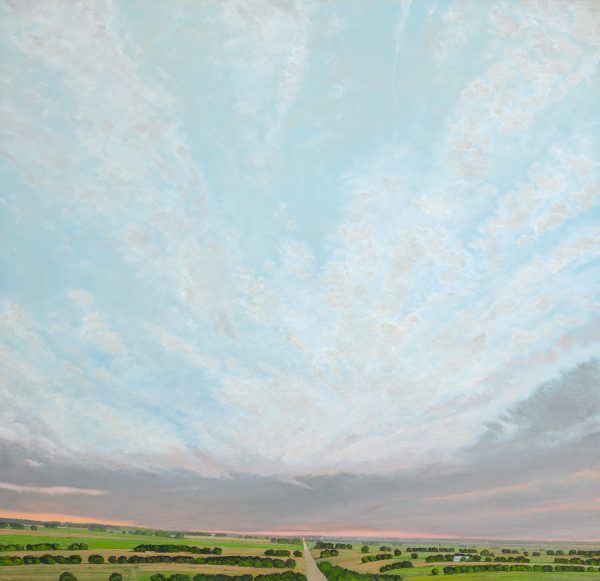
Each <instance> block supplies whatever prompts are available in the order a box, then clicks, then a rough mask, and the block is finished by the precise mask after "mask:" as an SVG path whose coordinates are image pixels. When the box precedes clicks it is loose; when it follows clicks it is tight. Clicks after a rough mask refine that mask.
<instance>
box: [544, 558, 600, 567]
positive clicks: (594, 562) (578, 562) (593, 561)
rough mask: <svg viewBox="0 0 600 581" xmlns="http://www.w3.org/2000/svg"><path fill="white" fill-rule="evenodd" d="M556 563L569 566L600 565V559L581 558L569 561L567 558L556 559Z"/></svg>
mask: <svg viewBox="0 0 600 581" xmlns="http://www.w3.org/2000/svg"><path fill="white" fill-rule="evenodd" d="M554 562H555V563H565V564H569V565H600V559H581V558H580V557H573V558H572V559H567V558H566V557H554Z"/></svg>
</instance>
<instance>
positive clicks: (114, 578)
mask: <svg viewBox="0 0 600 581" xmlns="http://www.w3.org/2000/svg"><path fill="white" fill-rule="evenodd" d="M108 581H123V575H121V573H116V572H115V573H111V574H110V577H109V578H108Z"/></svg>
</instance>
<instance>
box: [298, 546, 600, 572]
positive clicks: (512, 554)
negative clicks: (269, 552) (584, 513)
mask: <svg viewBox="0 0 600 581" xmlns="http://www.w3.org/2000/svg"><path fill="white" fill-rule="evenodd" d="M329 542H333V543H334V545H335V543H336V542H344V541H329ZM351 544H352V549H342V548H338V549H337V551H338V554H337V555H331V554H330V555H327V554H325V555H324V556H323V557H322V554H323V553H322V551H323V550H324V549H323V548H322V547H319V548H317V547H316V546H315V545H316V543H315V542H314V541H313V542H311V543H310V544H309V546H310V550H311V554H312V556H313V557H314V558H315V560H316V562H317V563H320V562H324V561H326V562H328V563H331V564H332V565H334V566H338V567H343V568H344V569H349V570H351V571H354V572H356V573H359V574H372V575H373V574H380V569H381V567H383V566H386V565H390V564H393V563H395V562H399V561H410V563H412V567H406V568H392V569H390V570H388V571H384V572H383V573H387V574H390V575H400V576H402V577H403V578H405V579H407V580H409V581H421V580H424V579H431V578H432V577H433V576H434V575H433V574H432V570H433V569H437V570H438V571H437V577H438V578H440V577H446V578H451V579H454V580H455V581H459V580H463V579H464V580H466V579H470V580H471V581H479V580H486V581H500V579H504V580H506V581H532V580H539V581H541V580H542V579H546V580H548V581H559V580H562V581H572V580H573V581H581V580H583V579H598V580H600V555H599V556H594V557H584V556H582V555H576V554H569V551H578V550H579V551H600V546H597V545H592V544H589V543H556V544H543V543H540V544H527V545H525V544H523V543H521V544H518V545H508V544H507V545H501V546H499V545H497V544H493V545H492V544H490V545H464V544H462V543H461V542H460V541H454V542H452V541H449V542H447V543H444V544H440V543H439V542H438V543H433V544H432V543H431V542H423V541H416V542H415V541H413V542H411V543H393V544H391V543H389V542H380V543H378V544H368V545H366V546H368V547H369V551H368V552H363V551H362V550H361V547H363V546H365V545H364V544H363V543H361V542H360V541H358V542H356V541H353V542H352V543H351ZM415 547H420V548H425V547H426V548H429V547H436V548H438V549H440V551H415V550H414V549H415ZM450 549H453V550H452V551H450ZM394 550H400V552H401V554H400V555H394ZM325 551H326V549H325ZM463 551H464V552H465V554H467V555H473V554H476V555H479V557H480V558H481V561H473V562H454V561H452V562H448V561H444V562H428V561H426V558H427V557H428V556H433V555H436V554H438V553H441V554H456V553H463ZM469 551H471V552H469ZM472 551H476V553H473V552H472ZM482 551H483V552H484V554H483V555H481V553H482ZM503 551H504V552H503ZM547 551H554V553H556V552H557V551H560V552H559V554H558V555H557V554H550V555H549V554H547ZM534 552H535V553H539V555H537V554H536V555H535V556H534V555H533V553H534ZM382 553H387V554H388V555H389V554H390V553H391V554H392V555H391V557H388V558H387V559H380V560H374V561H369V562H363V558H365V557H367V556H369V555H370V556H375V555H377V554H382ZM489 553H491V554H492V555H493V556H494V557H493V558H495V557H500V558H504V559H506V560H505V561H493V562H491V563H490V562H486V561H485V559H486V558H487V557H489V555H488V554H489ZM561 553H562V554H561ZM415 555H416V558H414V557H415ZM510 558H513V559H516V558H523V559H528V560H529V561H528V562H525V563H518V562H515V561H512V562H511V561H509V560H508V559H510ZM557 558H559V559H567V560H569V559H573V558H581V559H588V558H591V559H593V560H594V562H595V563H596V564H592V565H591V569H592V571H587V569H588V565H585V569H586V571H583V572H580V571H574V570H569V571H552V572H546V571H481V572H472V573H457V574H453V575H445V574H444V568H446V567H455V566H478V565H490V564H491V565H508V566H510V565H517V566H518V565H524V566H534V565H546V566H548V565H550V566H552V567H553V568H554V567H555V566H556V565H559V566H560V565H563V564H564V565H565V566H569V565H570V564H569V563H556V562H555V559H557Z"/></svg>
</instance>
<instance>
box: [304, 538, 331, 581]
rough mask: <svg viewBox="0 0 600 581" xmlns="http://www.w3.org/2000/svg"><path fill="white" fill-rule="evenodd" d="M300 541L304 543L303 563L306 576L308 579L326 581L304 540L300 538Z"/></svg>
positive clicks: (310, 580)
mask: <svg viewBox="0 0 600 581" xmlns="http://www.w3.org/2000/svg"><path fill="white" fill-rule="evenodd" d="M302 542H303V543H304V565H305V567H306V578H307V579H308V581H327V577H325V575H323V573H321V571H319V567H317V564H316V563H315V560H314V559H313V556H312V555H311V553H310V549H309V548H308V545H307V544H306V541H305V540H304V539H302Z"/></svg>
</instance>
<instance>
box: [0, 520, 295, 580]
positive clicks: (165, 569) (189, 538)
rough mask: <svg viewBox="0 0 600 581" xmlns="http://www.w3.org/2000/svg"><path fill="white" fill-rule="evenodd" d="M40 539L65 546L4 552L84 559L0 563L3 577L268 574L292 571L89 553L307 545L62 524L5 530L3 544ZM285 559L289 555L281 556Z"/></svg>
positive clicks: (252, 551) (254, 551)
mask: <svg viewBox="0 0 600 581" xmlns="http://www.w3.org/2000/svg"><path fill="white" fill-rule="evenodd" d="M38 543H58V544H59V545H60V546H61V549H60V550H43V551H31V550H29V551H27V550H23V551H15V550H10V551H4V552H0V557H3V556H9V555H11V556H19V557H24V556H25V555H34V556H38V557H41V556H42V555H44V554H49V555H63V556H69V555H80V556H81V558H82V563H81V564H50V565H45V564H39V565H38V564H35V565H17V566H2V567H0V581H42V580H44V581H46V580H48V581H51V580H55V581H58V578H59V576H60V574H61V573H62V572H64V571H69V572H71V573H73V574H74V575H75V576H76V577H77V579H78V581H107V580H108V578H109V576H110V575H111V573H114V572H118V573H120V574H121V575H122V576H123V581H149V580H150V577H151V576H152V575H153V574H155V573H163V574H165V575H167V576H168V575H172V574H174V573H182V574H187V575H190V577H191V576H193V575H195V574H198V573H205V574H213V575H215V574H224V575H231V576H233V575H244V574H250V575H254V576H256V575H267V574H273V573H280V572H283V571H288V570H290V569H289V568H281V569H279V568H271V567H245V566H235V565H209V564H201V565H196V564H189V563H136V564H133V563H123V564H119V563H107V562H105V563H102V564H89V563H88V561H87V559H88V557H89V555H92V554H93V555H101V556H102V557H104V560H105V561H107V560H108V557H109V556H111V555H114V556H116V557H119V556H126V557H130V556H132V555H140V556H142V555H144V556H150V555H156V554H158V553H156V552H153V551H145V552H143V553H141V552H135V551H133V549H134V548H135V547H136V546H138V545H142V544H154V545H159V544H165V545H167V544H168V545H189V546H196V547H206V548H214V547H220V548H222V553H221V555H222V556H257V557H264V556H265V551H266V550H267V549H284V550H289V551H290V552H293V551H295V550H302V546H301V543H300V542H299V541H298V543H291V544H290V543H273V542H271V541H270V540H269V539H262V538H260V539H259V538H237V537H229V536H208V535H207V536H204V535H203V536H197V535H186V536H184V537H182V538H173V537H164V536H150V535H145V534H135V533H134V534H132V533H130V532H125V533H123V532H115V531H112V532H111V531H94V530H88V529H86V528H82V527H60V528H57V529H43V528H40V529H38V530H30V529H26V530H12V529H0V545H9V544H20V545H33V544H38ZM73 543H77V544H80V543H85V544H87V545H88V549H87V550H68V549H67V547H68V546H69V545H71V544H73ZM160 554H161V555H169V556H172V557H173V556H176V555H178V556H190V555H191V556H193V557H202V556H203V555H199V554H195V553H192V554H190V553H183V552H177V553H163V552H161V553H160ZM282 558H283V559H284V560H285V557H282ZM292 558H293V559H294V560H295V561H296V568H295V569H294V570H295V571H296V572H303V571H304V559H303V557H294V556H292Z"/></svg>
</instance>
